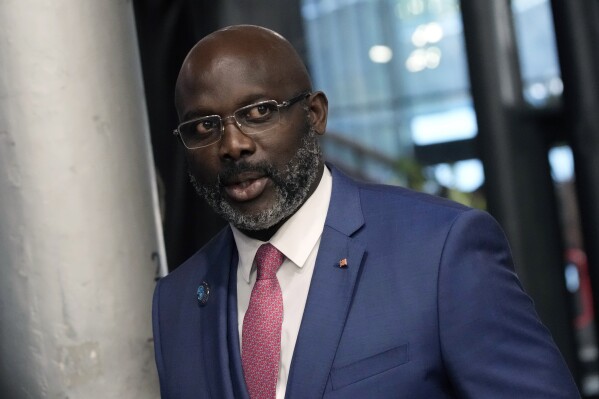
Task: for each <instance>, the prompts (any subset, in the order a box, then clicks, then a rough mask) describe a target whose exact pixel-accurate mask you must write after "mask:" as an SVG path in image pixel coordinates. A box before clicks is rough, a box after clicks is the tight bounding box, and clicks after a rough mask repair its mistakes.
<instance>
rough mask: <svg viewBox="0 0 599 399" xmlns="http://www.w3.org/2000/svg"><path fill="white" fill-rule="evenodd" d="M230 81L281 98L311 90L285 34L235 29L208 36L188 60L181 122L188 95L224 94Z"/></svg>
mask: <svg viewBox="0 0 599 399" xmlns="http://www.w3.org/2000/svg"><path fill="white" fill-rule="evenodd" d="M229 81H235V84H237V85H239V84H242V85H255V86H261V87H262V89H263V90H264V89H267V90H271V89H272V93H273V94H277V92H280V95H279V98H281V99H284V98H285V96H288V95H289V94H293V93H298V92H301V91H311V89H312V84H311V81H310V77H309V74H308V71H307V70H306V67H305V66H304V64H303V62H302V60H301V58H300V56H299V55H298V53H297V52H296V51H295V49H294V48H293V46H292V45H291V44H290V43H289V42H288V41H287V40H286V39H285V38H284V37H283V36H281V35H279V34H278V33H276V32H274V31H272V30H269V29H266V28H263V27H259V26H253V25H236V26H230V27H227V28H224V29H221V30H218V31H216V32H213V33H211V34H210V35H208V36H206V37H204V38H203V39H202V40H200V41H199V42H198V43H197V44H196V45H195V46H194V47H193V48H192V49H191V51H190V52H189V54H188V55H187V57H186V58H185V61H184V62H183V65H182V67H181V71H180V72H179V76H178V78H177V84H176V89H175V105H176V107H177V111H178V113H179V118H180V119H182V118H183V117H184V113H185V110H184V109H182V108H183V104H182V98H183V97H186V96H188V95H190V94H191V93H193V94H194V95H200V96H201V95H204V94H205V95H206V96H213V95H219V96H223V95H225V94H228V92H227V91H226V90H228V88H227V87H226V86H229V83H228V82H229ZM262 94H265V95H266V94H270V93H262Z"/></svg>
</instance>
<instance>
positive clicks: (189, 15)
mask: <svg viewBox="0 0 599 399" xmlns="http://www.w3.org/2000/svg"><path fill="white" fill-rule="evenodd" d="M38 5H39V7H35V8H33V9H32V8H26V7H25V6H24V5H19V3H18V2H17V1H7V2H5V3H3V4H1V5H0V26H2V24H4V25H5V26H6V27H5V28H0V29H3V33H4V39H2V40H1V41H0V70H3V71H5V72H4V76H3V79H2V80H0V226H4V227H0V262H2V263H1V265H2V266H1V268H0V271H1V272H2V273H3V276H4V277H2V278H0V397H1V398H5V397H6V398H38V397H40V398H42V397H43V398H46V397H49V398H58V397H61V398H62V397H74V398H78V397H85V398H95V397H98V398H100V397H140V398H141V397H144V398H146V397H157V395H158V394H157V390H156V383H155V371H154V369H153V361H152V359H151V331H150V328H149V306H150V301H151V292H152V289H153V284H154V280H155V279H157V278H159V277H160V276H161V275H164V274H165V273H166V272H167V271H169V270H170V271H172V270H173V269H175V268H176V267H177V266H178V265H179V264H180V263H182V262H183V261H184V260H185V259H187V258H188V257H189V256H191V255H192V254H193V253H194V252H195V251H197V250H198V249H199V248H200V247H201V246H202V245H203V244H204V243H205V242H207V241H208V240H209V239H210V238H211V237H212V236H213V235H214V234H215V233H216V232H217V231H218V230H220V229H221V228H222V227H223V226H225V223H224V222H223V221H222V220H221V219H219V218H218V217H217V216H216V215H215V214H214V213H212V211H211V210H210V209H209V208H208V206H207V205H206V204H205V203H204V202H203V201H201V200H200V199H199V198H198V197H197V196H196V194H195V192H194V191H193V188H192V187H191V185H190V184H189V182H188V177H187V167H186V164H185V159H184V154H183V149H182V146H181V145H180V143H179V141H178V139H177V138H176V136H174V135H172V130H173V129H174V128H175V127H176V125H177V123H178V120H177V116H176V113H175V108H174V104H173V97H174V84H175V80H176V77H177V74H178V71H179V68H180V65H181V63H182V61H183V59H184V57H185V55H186V54H187V52H188V51H189V49H190V48H191V47H192V46H193V45H194V44H195V43H196V42H197V41H198V40H199V39H201V38H202V37H203V36H205V35H206V34H208V33H210V32H212V31H214V30H216V29H218V28H221V27H225V26H228V25H232V24H242V23H243V24H256V25H262V26H265V27H268V28H271V29H274V30H275V31H278V32H279V33H281V34H282V35H283V36H285V37H286V38H287V39H288V40H289V41H290V42H291V43H292V44H293V45H294V46H295V47H296V48H297V49H298V51H299V53H300V54H301V55H302V57H303V58H304V61H305V63H306V65H307V66H308V69H309V71H310V72H311V75H312V78H313V84H314V88H315V90H322V91H324V92H325V93H326V95H327V96H328V99H329V123H328V129H327V134H326V135H325V136H324V138H323V147H324V150H325V156H326V159H327V160H329V161H331V162H333V163H334V164H335V165H337V166H338V167H339V168H340V169H342V170H344V171H345V172H346V173H348V174H350V175H353V176H354V177H356V178H358V179H361V180H365V181H372V182H379V183H385V184H393V185H401V186H405V187H409V188H412V189H415V190H419V191H424V192H427V193H431V194H434V195H439V196H443V197H447V198H450V199H452V200H455V201H458V202H461V203H464V204H466V205H469V206H472V207H476V208H480V209H484V210H487V211H488V212H490V213H491V214H492V215H493V216H494V217H495V218H496V219H497V220H498V221H499V222H500V224H501V225H502V227H503V228H504V230H505V232H506V235H507V236H508V239H509V241H510V244H511V247H512V251H513V255H514V260H515V263H516V269H517V272H518V275H519V276H520V279H521V280H522V282H523V285H524V286H525V289H526V290H527V292H528V293H529V294H530V295H531V296H532V298H533V299H534V301H535V305H536V308H537V311H538V313H539V315H540V317H541V318H542V320H543V322H544V323H545V324H546V325H547V327H548V328H549V329H550V330H551V333H552V335H553V337H554V339H555V341H556V343H557V344H558V346H559V348H560V350H561V351H562V353H563V355H564V357H565V359H566V361H567V363H568V365H569V366H570V369H571V370H572V373H573V375H574V377H575V379H576V380H577V383H578V384H579V387H580V390H581V393H582V395H583V397H584V398H597V397H599V352H598V347H597V339H596V331H595V313H594V308H596V306H598V304H599V112H597V110H598V109H599V79H598V75H599V52H598V51H597V43H599V25H598V24H597V23H596V22H597V21H599V2H597V1H592V0H591V1H589V0H493V1H480V0H461V1H460V0H287V1H278V2H273V1H265V0H253V1H249V0H235V1H234V0H222V1H218V2H216V1H194V0H133V2H117V1H113V2H105V3H104V2H77V1H75V0H59V1H57V2H56V3H55V4H54V5H50V4H49V3H47V2H40V4H38ZM12 21H16V22H14V23H13V22H12ZM9 22H10V23H9ZM15 27H16V28H18V29H15ZM15 32H16V33H15ZM81 43H84V44H81ZM33 49H35V50H36V51H37V53H36V54H40V56H39V57H37V58H32V59H31V60H29V59H26V57H25V56H23V54H25V53H26V52H27V51H30V50H33ZM123 60H124V61H123ZM45 65H48V66H47V67H46V68H45V69H44V66H45ZM20 71H28V72H30V73H29V74H28V75H27V78H25V77H24V76H25V75H24V73H22V72H20ZM31 71H33V72H31ZM40 71H41V74H40V73H39V72H40ZM82 71H83V72H82ZM128 74H130V76H129V75H128ZM30 75H32V76H37V75H39V79H38V80H36V81H35V82H37V83H35V84H34V83H30V82H29V80H30ZM72 82H80V83H77V84H80V85H81V87H79V86H77V90H76V93H71V94H69V90H70V85H72V84H73V83H72ZM57 93H59V94H60V95H59V94H57ZM127 93H129V94H127ZM50 94H51V95H50ZM54 94H56V96H54ZM67 96H70V97H67ZM46 98H47V101H46V102H44V100H45V99H46ZM25 99H27V101H25ZM65 99H68V101H67V100H65ZM69 101H70V102H69ZM15 104H16V105H15ZM62 104H65V106H64V108H61V106H62ZM67 105H68V106H67ZM84 105H86V107H87V108H83V106H84ZM66 114H68V116H69V118H70V119H68V120H66V119H65V120H54V119H53V118H52V115H66ZM15 115H17V116H18V117H17V116H15ZM49 115H50V116H49ZM77 118H79V119H81V123H80V124H78V123H75V122H78V119H77ZM38 119H39V124H37V125H36V124H34V123H33V122H31V123H30V122H28V121H29V120H32V121H36V120H38ZM90 121H91V122H90ZM87 127H89V129H88V128H87ZM58 132H61V133H58ZM41 133H44V134H42V135H40V134H41ZM62 134H64V136H62ZM44 135H45V138H43V140H42V139H40V137H44ZM79 137H81V141H77V140H79V139H78V138H79ZM90 137H91V139H90ZM129 137H133V138H131V139H129ZM96 139H97V140H98V141H97V142H96V141H94V140H96ZM90 140H91V141H90ZM67 143H69V144H67ZM44 146H45V147H44ZM36 148H40V149H41V148H44V149H45V150H44V151H43V152H42V151H41V150H40V151H38V152H36V151H33V152H32V149H34V150H35V149H36ZM57 148H60V149H61V150H60V151H62V152H59V150H58V149H57ZM64 148H68V149H69V150H68V151H66V150H64ZM117 148H120V149H121V150H120V151H121V152H122V154H121V152H119V151H116V150H115V149H117ZM48 150H51V151H50V152H51V155H52V156H51V157H50V156H48V159H47V160H46V159H45V158H44V156H45V155H46V154H47V153H48V152H49V151H48ZM102 151H104V152H102ZM74 153H81V155H80V157H81V158H77V157H76V156H75V155H73V154H74ZM96 157H97V158H96ZM57 159H59V160H60V161H61V162H62V163H61V164H60V165H59V166H60V167H59V166H56V160H57ZM33 160H35V162H34V161H33ZM90 160H91V161H92V162H89V161H90ZM46 161H47V162H46ZM93 161H95V162H93ZM63 164H64V165H63ZM48 165H52V166H51V167H50V168H49V167H48ZM131 170H134V172H130V171H131ZM144 171H149V172H147V173H146V172H144ZM50 172H51V173H52V175H51V176H50V175H45V174H44V173H50ZM64 176H70V178H76V179H77V180H76V183H69V182H70V180H68V179H67V178H63V177H64ZM132 181H138V182H139V183H137V184H139V185H135V184H132V183H131V182H132ZM92 183H93V184H94V186H91V184H92ZM40 187H41V188H40ZM73 187H80V188H79V190H80V191H77V190H75V191H73ZM96 189H97V190H98V193H100V192H101V193H112V194H110V195H107V196H106V195H105V194H98V193H96V192H95V191H93V190H96ZM90 190H91V193H90ZM49 193H50V194H49ZM82 193H83V194H82ZM88 194H89V197H87V196H86V195H88ZM92 194H98V195H92ZM64 197H67V198H69V200H67V201H65V200H64ZM32 198H35V199H36V201H32V200H31V199H32ZM78 198H82V199H81V200H78ZM147 198H149V199H147ZM94 201H97V202H94ZM90 204H91V205H92V206H90ZM115 209H121V210H122V211H119V212H115V211H114V210H115ZM32 215H33V216H32ZM92 215H93V216H92ZM55 216H56V218H55V219H54V217H55ZM94 217H95V219H94ZM141 220H143V221H144V222H143V223H142V222H140V221H141ZM144 223H145V224H144ZM121 226H127V228H123V227H121ZM144 234H145V235H144ZM48 237H52V239H51V240H50V239H48ZM140 237H141V238H140ZM64 242H66V243H70V245H69V244H64V245H63V244H62V243H64ZM58 243H59V244H58ZM82 247H84V248H85V249H86V251H85V253H82V254H78V255H77V256H75V257H73V256H71V255H72V254H73V253H74V252H77V251H78V250H79V249H80V248H82ZM138 247H139V248H142V249H141V250H140V252H139V254H138V255H135V256H132V255H130V254H129V253H130V252H131V251H133V249H132V248H138ZM90 258H93V259H95V258H98V259H100V258H101V259H103V260H102V262H98V263H94V262H88V261H87V260H86V259H90ZM105 258H106V260H105V261H104V259H105ZM134 266H135V267H134ZM79 269H81V270H83V271H82V272H74V270H79ZM98 270H102V273H100V272H98ZM123 270H135V271H134V272H127V273H125V276H124V277H123ZM65 276H71V277H70V280H69V278H67V277H65ZM114 276H119V278H118V279H116V280H115V277H114ZM135 286H143V289H140V290H139V292H135V293H134V294H132V293H131V292H130V291H131V287H135ZM90 293H91V294H90ZM133 298H137V299H135V300H137V302H135V300H134V299H133ZM133 302H135V305H133ZM115 309H116V310H115ZM90 314H92V315H93V316H90ZM131 314H143V315H145V316H144V317H142V318H139V320H138V319H136V318H131ZM102 317H104V319H102ZM100 319H102V323H103V324H102V327H101V328H97V327H98V323H99V322H100V321H99V320H100ZM106 325H108V326H109V327H110V328H105V326H106ZM123 325H126V326H127V328H126V329H123ZM123 330H131V331H133V330H135V331H137V332H136V333H135V334H133V333H131V334H129V335H127V336H123V335H122V334H121V332H122V331H123ZM117 342H121V343H122V345H121V344H118V345H116V344H115V343H117ZM139 353H144V355H143V356H141V355H139V356H138V354H139ZM137 358H139V359H137ZM107 359H112V360H113V361H112V362H109V361H107ZM125 359H126V360H125ZM127 362H129V363H127ZM125 371H126V372H125ZM111 373H113V374H111ZM119 385H120V386H121V388H119V387H118V386H119ZM106 387H110V389H111V391H107V389H108V388H106ZM92 391H93V392H97V393H98V394H99V395H100V396H93V395H92V394H90V392H92Z"/></svg>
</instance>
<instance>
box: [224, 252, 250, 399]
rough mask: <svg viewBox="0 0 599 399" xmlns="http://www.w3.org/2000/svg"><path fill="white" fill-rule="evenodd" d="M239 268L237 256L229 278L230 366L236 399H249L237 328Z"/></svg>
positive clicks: (232, 264)
mask: <svg viewBox="0 0 599 399" xmlns="http://www.w3.org/2000/svg"><path fill="white" fill-rule="evenodd" d="M237 266H238V258H237V256H235V257H234V261H233V262H231V274H230V277H229V305H228V308H229V310H228V317H229V326H230V328H229V331H228V333H227V335H228V342H229V364H230V367H231V379H232V383H233V393H234V394H235V398H239V399H249V394H248V391H247V387H246V385H245V379H244V377H243V368H242V366H241V350H240V348H241V345H240V344H239V330H238V327H237V325H238V323H239V321H238V317H237Z"/></svg>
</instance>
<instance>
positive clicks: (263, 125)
mask: <svg viewBox="0 0 599 399" xmlns="http://www.w3.org/2000/svg"><path fill="white" fill-rule="evenodd" d="M310 94H312V93H311V92H309V91H304V92H301V93H300V94H298V95H296V96H294V97H292V98H290V99H289V100H286V101H283V102H281V103H279V102H277V101H276V100H266V101H260V102H257V103H255V104H250V105H246V106H244V107H241V108H239V109H238V110H236V111H235V112H233V115H229V116H227V117H225V118H221V117H220V115H207V116H202V117H199V118H194V119H191V120H188V121H185V122H183V123H181V124H179V126H177V128H176V129H175V130H173V134H174V135H176V136H179V138H180V139H181V142H182V143H183V145H184V146H185V148H187V149H188V150H196V149H198V148H203V147H208V146H210V145H212V144H215V143H217V142H219V141H220V139H221V138H222V137H223V134H224V132H225V121H226V120H227V119H233V121H234V122H235V125H236V126H237V128H238V129H239V130H240V131H241V132H242V133H243V134H246V135H249V136H251V135H254V134H258V133H263V132H266V131H269V130H271V129H274V128H276V127H277V126H279V123H280V121H281V115H280V110H281V109H282V108H283V109H284V108H288V107H290V106H292V105H293V104H295V103H297V102H298V101H301V100H304V99H305V98H307V97H308V96H309V95H310Z"/></svg>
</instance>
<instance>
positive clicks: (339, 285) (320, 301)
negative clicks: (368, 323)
mask: <svg viewBox="0 0 599 399" xmlns="http://www.w3.org/2000/svg"><path fill="white" fill-rule="evenodd" d="M331 169H332V171H333V192H332V195H331V202H330V205H329V210H328V213H327V220H326V222H325V227H324V230H323V234H322V238H321V242H320V248H319V251H318V256H317V259H316V265H315V269H314V275H313V276H312V282H311V284H310V290H309V293H308V298H307V301H306V308H305V310H304V315H303V318H302V323H301V327H300V331H299V334H298V338H297V342H296V344H295V350H294V354H293V359H292V362H291V369H290V372H289V379H288V382H287V391H286V395H285V397H286V398H288V399H292V398H320V397H322V396H323V393H324V389H325V386H326V383H327V380H328V378H329V373H330V370H331V367H332V364H333V360H334V358H335V353H336V351H337V346H338V344H339V340H340V339H341V334H342V333H343V328H344V326H345V321H346V319H347V314H348V312H349V308H350V305H351V300H352V298H353V293H354V287H355V284H356V280H357V277H358V275H359V273H360V268H361V265H362V258H363V256H364V252H365V247H364V245H363V244H362V243H360V242H358V241H357V240H356V239H354V238H352V237H350V235H351V234H353V233H354V232H355V231H356V230H358V229H359V228H360V227H361V226H362V225H363V224H364V220H363V216H362V211H361V205H360V197H359V192H358V188H357V187H356V186H355V185H354V184H352V183H351V182H350V181H349V180H347V178H346V177H345V176H343V175H341V174H340V173H339V172H337V171H336V170H335V169H334V168H331ZM343 259H345V260H346V262H347V266H344V267H340V261H342V260H343Z"/></svg>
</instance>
